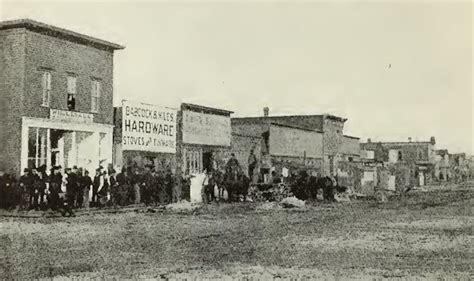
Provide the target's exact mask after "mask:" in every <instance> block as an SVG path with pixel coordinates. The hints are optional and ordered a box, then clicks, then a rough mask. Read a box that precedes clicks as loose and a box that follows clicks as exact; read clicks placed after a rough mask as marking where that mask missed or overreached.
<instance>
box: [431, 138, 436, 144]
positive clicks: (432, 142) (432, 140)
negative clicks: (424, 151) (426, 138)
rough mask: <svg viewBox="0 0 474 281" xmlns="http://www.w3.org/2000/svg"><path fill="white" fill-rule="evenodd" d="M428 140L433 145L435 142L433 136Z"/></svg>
mask: <svg viewBox="0 0 474 281" xmlns="http://www.w3.org/2000/svg"><path fill="white" fill-rule="evenodd" d="M430 142H431V144H432V145H435V144H436V140H435V137H431V138H430Z"/></svg>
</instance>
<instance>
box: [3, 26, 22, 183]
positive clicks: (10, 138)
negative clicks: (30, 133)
mask: <svg viewBox="0 0 474 281" xmlns="http://www.w3.org/2000/svg"><path fill="white" fill-rule="evenodd" d="M25 36H26V35H25V30H24V29H14V30H3V31H0V106H1V107H0V111H1V115H0V117H1V118H0V120H1V122H0V170H2V171H7V172H10V173H13V174H16V175H18V174H19V173H20V153H21V112H22V109H23V107H22V96H23V89H24V88H23V87H24V83H23V82H24V79H25V76H24V74H25Z"/></svg>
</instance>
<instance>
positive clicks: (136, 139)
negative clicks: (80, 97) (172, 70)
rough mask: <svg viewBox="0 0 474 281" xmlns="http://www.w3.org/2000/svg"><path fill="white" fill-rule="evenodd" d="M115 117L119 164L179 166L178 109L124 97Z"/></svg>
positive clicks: (116, 160)
mask: <svg viewBox="0 0 474 281" xmlns="http://www.w3.org/2000/svg"><path fill="white" fill-rule="evenodd" d="M114 119H115V131H114V165H115V166H117V167H118V168H120V167H123V166H129V167H135V168H138V169H142V168H144V167H145V166H147V165H149V166H154V167H155V168H156V169H157V170H159V171H161V170H168V169H171V170H175V169H176V134H177V110H176V109H173V108H168V107H163V106H157V105H150V104H144V103H137V102H131V101H125V100H124V101H122V106H121V107H118V108H116V109H115V118H114Z"/></svg>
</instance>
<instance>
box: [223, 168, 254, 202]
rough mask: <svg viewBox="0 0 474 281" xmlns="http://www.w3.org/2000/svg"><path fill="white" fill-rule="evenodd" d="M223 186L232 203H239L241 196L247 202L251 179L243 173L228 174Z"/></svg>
mask: <svg viewBox="0 0 474 281" xmlns="http://www.w3.org/2000/svg"><path fill="white" fill-rule="evenodd" d="M223 185H224V188H225V189H226V191H227V194H228V195H229V201H230V202H233V201H234V202H237V201H238V200H239V197H240V196H241V195H242V196H243V198H244V201H246V200H247V193H248V190H249V187H250V178H249V177H247V176H246V175H244V174H243V173H237V174H236V173H226V174H225V176H224V182H223Z"/></svg>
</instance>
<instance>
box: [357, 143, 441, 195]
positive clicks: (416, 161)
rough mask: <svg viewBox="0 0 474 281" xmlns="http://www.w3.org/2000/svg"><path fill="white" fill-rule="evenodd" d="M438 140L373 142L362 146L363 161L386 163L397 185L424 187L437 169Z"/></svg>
mask: <svg viewBox="0 0 474 281" xmlns="http://www.w3.org/2000/svg"><path fill="white" fill-rule="evenodd" d="M435 145H436V140H435V138H434V137H431V138H430V140H429V141H412V140H411V139H409V140H408V141H406V142H372V141H371V139H368V140H367V142H366V143H361V144H360V149H361V154H362V158H363V161H365V162H367V161H369V162H370V161H371V162H375V163H385V164H387V165H389V166H390V167H391V173H392V176H396V177H395V179H394V180H392V182H393V181H395V180H396V182H395V185H396V186H397V187H404V186H405V185H411V184H413V185H424V184H425V183H426V182H429V181H431V178H432V175H433V173H434V169H435V163H436V155H435Z"/></svg>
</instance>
